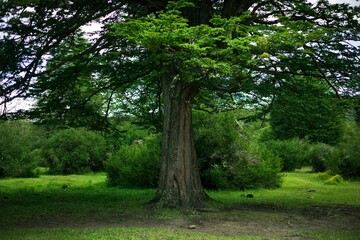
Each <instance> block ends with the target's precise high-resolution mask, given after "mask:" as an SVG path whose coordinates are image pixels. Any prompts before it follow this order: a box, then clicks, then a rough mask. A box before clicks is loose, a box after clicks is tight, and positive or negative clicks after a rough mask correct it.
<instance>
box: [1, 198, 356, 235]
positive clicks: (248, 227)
mask: <svg viewBox="0 0 360 240" xmlns="http://www.w3.org/2000/svg"><path fill="white" fill-rule="evenodd" d="M97 214H98V213H96V212H88V213H87V215H85V216H84V217H83V218H82V219H81V220H79V219H73V218H72V217H71V216H67V215H56V216H43V217H37V218H36V219H28V220H24V221H22V222H21V223H20V224H16V225H13V226H8V227H11V228H33V227H45V228H51V227H57V228H59V227H60V228H61V227H79V228H101V227H141V228H156V229H170V230H181V231H193V232H201V233H208V234H212V235H218V236H242V235H251V236H262V237H278V238H281V239H305V238H303V237H301V233H302V232H305V231H306V232H309V231H327V230H360V207H351V206H342V205H341V206H334V207H325V206H313V207H305V208H296V209H288V208H281V207H274V206H266V205H244V204H242V205H231V206H226V207H224V208H223V209H220V210H219V211H214V212H211V211H210V212H201V211H189V212H186V213H181V214H180V216H179V217H169V218H167V219H164V218H159V216H158V215H157V211H155V210H152V209H144V211H143V212H141V214H139V213H137V214H135V213H124V214H121V213H107V214H104V213H102V214H103V216H101V220H100V219H97V218H96V215H97ZM96 219H97V220H96ZM191 225H193V226H192V227H193V229H189V226H191Z"/></svg>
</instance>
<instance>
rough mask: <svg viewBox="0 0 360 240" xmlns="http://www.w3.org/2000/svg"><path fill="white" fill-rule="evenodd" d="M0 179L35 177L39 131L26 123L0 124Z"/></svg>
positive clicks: (39, 139) (39, 138)
mask: <svg viewBox="0 0 360 240" xmlns="http://www.w3.org/2000/svg"><path fill="white" fill-rule="evenodd" d="M0 136H1V137H0V177H35V176H36V175H37V174H36V172H35V171H34V170H35V168H36V167H37V164H38V162H39V161H40V159H39V158H38V156H37V155H36V148H37V145H38V143H39V142H40V141H41V134H40V130H39V129H37V128H36V127H35V126H34V125H33V124H32V123H30V122H26V121H20V120H19V121H6V122H0Z"/></svg>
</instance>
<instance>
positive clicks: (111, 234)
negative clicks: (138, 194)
mask: <svg viewBox="0 0 360 240" xmlns="http://www.w3.org/2000/svg"><path fill="white" fill-rule="evenodd" d="M0 234H1V233H0ZM0 237H1V239H3V240H14V239H21V240H48V239H51V240H69V239H74V240H83V239H84V240H85V239H94V240H103V239H111V240H113V239H121V240H122V239H129V240H130V239H131V240H136V239H146V240H148V239H150V240H158V239H168V240H174V239H179V240H188V239H191V240H208V239H209V240H212V239H213V240H216V239H224V240H232V239H240V240H260V239H263V238H261V237H254V236H241V237H231V236H221V237H220V238H219V236H213V235H209V234H202V233H194V232H190V231H171V230H162V229H161V230H159V229H148V228H100V229H94V228H92V229H91V228H82V229H81V228H76V229H73V228H63V229H44V228H43V229H25V230H24V229H23V230H16V231H13V230H9V231H5V232H3V234H2V235H0ZM267 239H269V238H267Z"/></svg>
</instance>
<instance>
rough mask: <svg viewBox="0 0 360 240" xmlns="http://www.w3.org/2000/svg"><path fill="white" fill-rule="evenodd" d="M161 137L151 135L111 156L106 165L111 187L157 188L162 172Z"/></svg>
mask: <svg viewBox="0 0 360 240" xmlns="http://www.w3.org/2000/svg"><path fill="white" fill-rule="evenodd" d="M160 140H161V137H160V135H150V136H149V137H147V138H145V139H141V140H140V139H139V140H138V141H134V142H133V143H132V144H128V145H123V146H121V147H120V149H119V150H118V151H116V152H115V153H113V154H111V156H110V158H109V161H108V162H107V165H106V172H107V177H108V178H107V181H108V185H110V186H118V187H123V188H132V187H137V188H149V187H151V188H152V187H156V186H157V184H158V176H159V172H160Z"/></svg>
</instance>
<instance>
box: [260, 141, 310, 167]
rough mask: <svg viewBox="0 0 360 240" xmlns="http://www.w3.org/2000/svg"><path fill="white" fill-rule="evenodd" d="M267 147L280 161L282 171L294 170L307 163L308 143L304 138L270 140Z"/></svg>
mask: <svg viewBox="0 0 360 240" xmlns="http://www.w3.org/2000/svg"><path fill="white" fill-rule="evenodd" d="M265 144H266V146H267V148H268V149H269V150H270V151H271V152H272V153H273V154H275V155H276V156H277V157H279V158H280V159H281V161H282V171H294V170H295V169H297V168H300V167H302V166H304V165H306V164H308V163H309V162H308V159H309V147H310V145H309V143H308V141H306V140H305V139H298V138H293V139H290V140H270V141H268V142H265Z"/></svg>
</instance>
